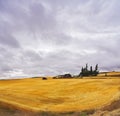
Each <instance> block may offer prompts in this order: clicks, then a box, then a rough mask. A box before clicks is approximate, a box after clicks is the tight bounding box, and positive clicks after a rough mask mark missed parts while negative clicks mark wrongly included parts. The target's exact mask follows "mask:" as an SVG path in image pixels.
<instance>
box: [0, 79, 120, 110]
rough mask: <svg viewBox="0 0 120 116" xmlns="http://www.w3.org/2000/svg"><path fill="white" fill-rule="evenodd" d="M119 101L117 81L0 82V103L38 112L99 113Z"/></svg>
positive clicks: (118, 84)
mask: <svg viewBox="0 0 120 116" xmlns="http://www.w3.org/2000/svg"><path fill="white" fill-rule="evenodd" d="M119 97H120V79H117V78H115V79H90V78H88V79H87V78H83V79H50V78H49V79H48V80H42V79H41V78H31V79H19V80H17V79H16V80H1V81H0V101H1V102H3V103H7V104H10V105H12V106H14V107H17V108H21V109H26V110H32V111H35V112H39V111H51V112H70V111H75V112H76V111H83V110H90V109H99V108H101V107H103V106H106V105H109V104H110V103H111V102H113V101H114V100H117V99H119Z"/></svg>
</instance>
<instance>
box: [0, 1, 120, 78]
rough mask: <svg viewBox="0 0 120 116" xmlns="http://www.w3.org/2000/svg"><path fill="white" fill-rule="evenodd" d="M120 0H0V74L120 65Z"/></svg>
mask: <svg viewBox="0 0 120 116" xmlns="http://www.w3.org/2000/svg"><path fill="white" fill-rule="evenodd" d="M119 49H120V0H0V77H1V78H3V77H4V78H8V77H9V78H12V77H22V76H38V75H58V74H64V73H71V74H78V73H79V72H80V70H81V67H82V66H84V65H85V64H86V63H88V64H89V65H95V64H99V69H100V70H101V71H102V70H103V71H106V70H107V71H112V70H120V51H119Z"/></svg>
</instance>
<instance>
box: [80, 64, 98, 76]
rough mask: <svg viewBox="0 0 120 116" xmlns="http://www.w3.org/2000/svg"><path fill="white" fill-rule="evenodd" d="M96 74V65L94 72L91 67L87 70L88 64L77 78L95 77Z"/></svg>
mask: <svg viewBox="0 0 120 116" xmlns="http://www.w3.org/2000/svg"><path fill="white" fill-rule="evenodd" d="M98 73H99V71H98V64H96V66H95V70H93V68H92V66H90V70H88V64H86V66H85V68H83V67H82V69H81V72H80V74H79V76H97V74H98Z"/></svg>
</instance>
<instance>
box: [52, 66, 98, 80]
mask: <svg viewBox="0 0 120 116" xmlns="http://www.w3.org/2000/svg"><path fill="white" fill-rule="evenodd" d="M98 73H99V71H98V64H96V65H95V68H94V69H93V67H92V66H90V68H88V64H86V66H85V67H82V69H81V72H80V73H79V75H76V76H72V75H71V74H64V75H58V76H55V77H53V79H63V78H78V77H84V76H97V75H98Z"/></svg>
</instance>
